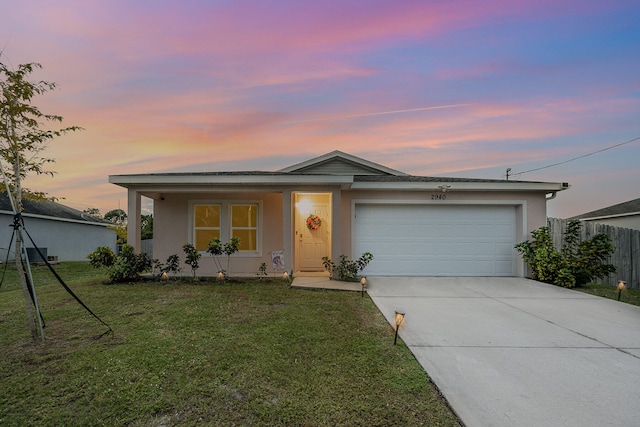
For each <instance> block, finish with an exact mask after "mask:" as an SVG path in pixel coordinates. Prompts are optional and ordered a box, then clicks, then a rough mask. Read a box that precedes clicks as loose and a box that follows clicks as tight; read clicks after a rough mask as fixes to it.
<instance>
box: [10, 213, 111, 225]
mask: <svg viewBox="0 0 640 427" xmlns="http://www.w3.org/2000/svg"><path fill="white" fill-rule="evenodd" d="M0 215H8V216H11V217H13V216H14V215H15V214H14V213H13V212H11V211H0ZM22 216H23V217H28V218H36V219H46V220H49V221H60V222H72V223H75V224H84V225H97V226H100V227H110V226H116V224H112V223H109V224H107V223H104V222H93V221H81V220H79V219H71V218H58V217H54V216H48V215H39V214H32V213H25V212H22Z"/></svg>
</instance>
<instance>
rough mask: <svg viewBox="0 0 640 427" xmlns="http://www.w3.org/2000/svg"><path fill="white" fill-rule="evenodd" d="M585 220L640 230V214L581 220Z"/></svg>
mask: <svg viewBox="0 0 640 427" xmlns="http://www.w3.org/2000/svg"><path fill="white" fill-rule="evenodd" d="M581 221H584V222H592V223H595V224H606V225H611V226H612V227H622V228H630V229H632V230H640V215H629V216H620V217H615V218H601V219H592V220H581Z"/></svg>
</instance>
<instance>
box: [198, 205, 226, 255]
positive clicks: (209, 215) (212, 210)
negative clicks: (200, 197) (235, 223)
mask: <svg viewBox="0 0 640 427" xmlns="http://www.w3.org/2000/svg"><path fill="white" fill-rule="evenodd" d="M193 224H194V239H193V240H194V246H195V247H196V249H197V250H199V251H206V250H207V248H208V247H209V242H210V241H211V240H212V239H216V238H217V239H220V205H195V206H194V207H193Z"/></svg>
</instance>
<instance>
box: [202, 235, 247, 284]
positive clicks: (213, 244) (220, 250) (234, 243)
mask: <svg viewBox="0 0 640 427" xmlns="http://www.w3.org/2000/svg"><path fill="white" fill-rule="evenodd" d="M239 246H240V238H239V237H232V238H231V240H229V241H228V242H227V243H225V244H222V241H221V240H220V239H212V240H211V241H210V242H209V247H208V248H207V252H209V253H210V254H211V255H212V256H213V261H214V262H215V264H216V267H217V268H218V271H219V272H220V273H222V274H223V276H224V277H225V279H226V278H227V271H228V270H229V264H230V262H231V255H233V254H234V253H236V252H238V251H239V250H240V249H239ZM222 255H226V256H227V268H226V269H225V268H223V267H222V261H221V260H220V256H222Z"/></svg>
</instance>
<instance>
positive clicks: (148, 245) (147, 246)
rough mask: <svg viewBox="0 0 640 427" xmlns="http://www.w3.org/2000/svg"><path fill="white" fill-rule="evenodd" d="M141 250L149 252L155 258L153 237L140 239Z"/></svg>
mask: <svg viewBox="0 0 640 427" xmlns="http://www.w3.org/2000/svg"><path fill="white" fill-rule="evenodd" d="M140 252H142V253H146V254H149V256H150V257H151V258H152V259H153V239H148V240H141V241H140Z"/></svg>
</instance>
